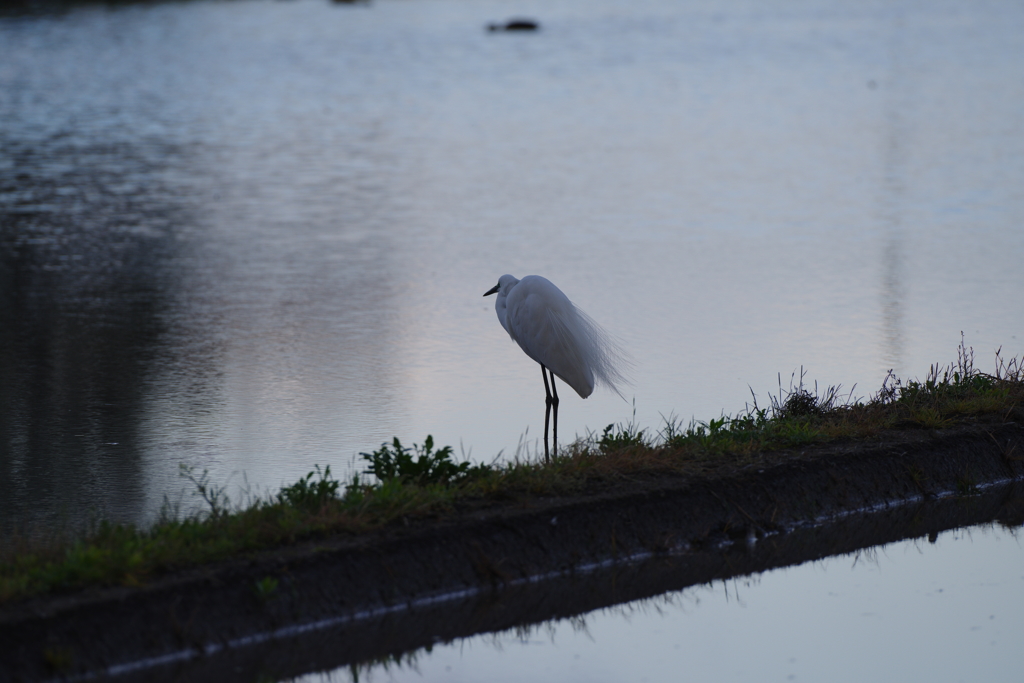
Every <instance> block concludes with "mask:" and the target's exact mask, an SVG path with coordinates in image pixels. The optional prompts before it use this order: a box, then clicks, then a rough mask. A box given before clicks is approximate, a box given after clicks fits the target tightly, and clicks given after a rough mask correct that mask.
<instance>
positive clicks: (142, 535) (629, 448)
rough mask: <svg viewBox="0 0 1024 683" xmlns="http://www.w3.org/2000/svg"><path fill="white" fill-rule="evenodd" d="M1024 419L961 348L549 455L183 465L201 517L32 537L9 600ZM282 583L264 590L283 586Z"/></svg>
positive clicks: (1001, 370) (1017, 404)
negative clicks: (885, 372) (246, 489)
mask: <svg viewBox="0 0 1024 683" xmlns="http://www.w3.org/2000/svg"><path fill="white" fill-rule="evenodd" d="M984 421H990V422H1009V421H1013V422H1018V423H1021V424H1024V368H1022V363H1021V359H1012V360H1010V361H1009V362H1006V361H1004V360H1003V359H1002V358H1001V357H1000V356H999V354H998V353H997V354H996V365H995V369H994V371H993V373H992V374H988V373H983V372H981V371H979V370H977V369H976V368H975V367H974V354H973V351H972V350H971V349H969V348H966V347H965V346H963V345H961V347H960V348H959V349H958V353H957V360H956V361H955V362H954V363H952V364H950V365H949V366H946V367H940V366H933V367H932V368H931V369H930V371H929V372H928V374H927V375H926V377H925V378H924V379H923V380H912V381H907V382H904V381H901V380H900V379H899V378H896V377H895V376H893V375H891V374H890V375H889V376H888V377H887V378H886V379H885V381H884V382H883V385H882V387H881V388H880V389H879V390H878V392H877V393H876V394H874V395H873V396H872V397H870V398H869V399H867V400H857V399H854V398H853V397H852V395H844V394H842V393H841V392H840V390H839V388H837V387H829V388H828V389H825V390H824V391H820V392H819V391H818V390H817V387H815V389H814V391H811V390H809V389H808V388H806V387H805V386H804V385H803V383H802V378H801V381H798V382H797V384H796V386H793V385H792V384H791V385H790V388H789V389H788V390H784V389H782V387H781V382H780V389H779V393H778V395H776V396H771V397H770V398H769V404H768V405H767V406H760V405H758V404H757V402H756V400H755V402H754V404H753V405H748V407H747V408H746V410H745V411H744V412H742V413H741V414H739V415H737V416H736V417H728V416H724V417H720V418H718V419H714V420H710V421H707V422H698V421H693V422H690V423H689V424H682V423H680V422H679V421H677V420H668V421H667V422H666V424H665V425H664V426H663V427H662V428H661V429H660V430H657V431H650V430H648V429H641V428H639V427H638V426H637V425H636V424H632V423H631V424H627V425H617V426H616V425H609V426H608V427H607V428H606V429H604V430H603V432H602V433H601V434H600V435H594V436H593V437H591V438H589V439H585V440H580V441H577V442H576V443H573V444H571V445H570V446H568V447H567V448H564V449H563V450H562V451H560V452H559V453H558V455H557V456H556V457H554V458H553V459H552V460H551V461H549V462H544V461H541V460H536V459H530V458H516V459H513V460H512V461H510V462H506V463H502V464H495V465H471V464H470V463H466V462H456V461H455V460H454V458H453V457H452V451H451V448H450V447H444V448H440V449H435V447H434V444H433V441H432V439H431V438H430V437H427V439H426V440H425V442H424V443H423V444H422V445H414V446H413V447H412V448H407V447H405V446H403V445H402V444H401V442H400V441H399V440H398V439H397V438H396V439H395V440H394V441H393V442H392V443H390V444H383V445H382V446H381V448H380V449H378V450H377V451H374V452H373V453H364V454H362V458H363V463H364V466H365V470H364V471H363V472H362V473H361V474H360V475H356V476H354V477H353V478H352V479H351V480H349V481H339V480H337V479H336V478H335V477H334V476H333V475H332V474H331V471H330V467H325V468H323V469H321V468H319V467H317V468H316V469H315V470H314V471H313V472H311V473H309V474H308V475H307V476H305V477H303V478H302V479H300V480H299V481H297V482H295V483H294V484H292V485H289V486H285V487H282V488H281V489H280V490H279V491H278V492H277V493H275V494H273V495H270V496H266V497H264V498H259V499H253V500H249V501H247V502H246V503H245V504H232V503H231V501H229V500H228V498H227V497H226V495H225V491H224V489H223V488H221V487H218V486H216V485H215V484H213V483H211V482H210V481H209V479H208V478H207V476H206V474H205V473H202V474H199V473H196V472H194V471H190V470H185V471H184V472H183V474H184V476H186V477H187V478H189V479H190V480H191V481H192V483H193V485H194V487H195V491H196V493H197V494H198V495H200V496H201V497H202V498H203V500H204V501H205V503H206V508H205V511H204V512H203V513H202V514H197V515H193V516H190V517H187V518H179V517H177V516H174V515H171V514H167V515H165V516H164V517H163V518H162V519H160V520H159V521H158V522H157V523H156V524H154V525H153V526H152V527H150V528H148V529H139V528H136V527H133V526H126V525H114V524H100V525H99V526H98V527H97V528H96V529H95V530H94V531H93V532H92V533H90V534H88V535H87V536H86V537H84V538H81V539H79V540H76V541H73V542H64V543H56V542H51V543H47V544H44V543H40V542H38V541H34V542H29V541H26V542H24V543H22V544H21V545H20V547H18V546H15V547H14V548H8V549H7V550H6V551H5V554H4V555H3V556H0V602H3V601H12V600H17V599H21V598H25V597H29V596H33V595H40V594H47V593H54V592H60V591H69V590H75V589H79V588H82V587H85V586H90V585H129V586H131V585H140V584H143V583H145V582H146V581H147V580H150V579H152V578H154V577H156V576H159V575H161V574H165V573H167V572H170V571H174V570H176V569H182V568H186V567H189V566H195V565H198V564H202V563H207V562H213V561H217V560H222V559H226V558H230V557H235V556H238V555H244V554H245V553H250V552H255V551H259V550H265V549H269V548H274V547H279V546H282V545H287V544H291V543H295V542H298V541H302V540H308V539H315V538H322V537H327V536H333V535H338V534H359V533H365V532H368V531H373V530H377V529H381V528H384V527H387V526H389V525H392V524H404V523H409V522H416V521H417V520H429V519H435V518H439V517H444V516H447V515H454V514H457V513H458V512H459V510H460V509H466V508H472V507H478V506H487V505H500V504H503V503H508V502H515V501H521V500H526V499H530V498H532V497H537V496H552V495H561V496H571V495H577V494H582V493H586V492H590V491H595V490H602V489H607V488H612V487H614V486H616V485H617V484H618V483H621V482H628V481H632V480H636V479H640V478H651V477H664V476H684V477H685V476H719V475H727V474H729V473H730V472H734V471H736V470H738V469H739V468H743V467H746V466H749V465H753V464H758V465H761V464H764V465H770V464H772V463H773V462H779V461H781V460H782V459H785V458H786V457H792V453H793V450H794V449H800V448H804V447H807V446H811V445H817V444H827V443H831V442H836V441H839V440H850V439H864V438H871V437H879V436H884V434H885V433H886V432H887V431H888V430H893V429H915V428H925V429H939V428H943V427H952V426H955V425H957V424H962V423H965V422H984ZM275 587H276V586H274V585H270V584H268V585H264V586H259V585H258V586H257V587H256V590H257V591H260V590H263V591H265V592H268V593H270V592H273V590H274V589H275Z"/></svg>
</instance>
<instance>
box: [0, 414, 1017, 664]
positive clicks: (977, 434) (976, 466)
mask: <svg viewBox="0 0 1024 683" xmlns="http://www.w3.org/2000/svg"><path fill="white" fill-rule="evenodd" d="M773 460H774V461H776V462H777V464H775V465H765V466H760V465H748V466H746V467H743V468H740V469H737V470H734V471H732V472H731V473H728V474H726V475H724V476H714V475H712V476H710V477H709V476H682V475H664V476H644V477H636V478H633V479H623V480H622V481H620V482H617V483H616V484H615V485H614V486H611V485H605V486H603V487H602V488H601V490H598V491H595V492H591V493H589V494H584V495H580V496H552V497H540V496H537V497H534V498H531V499H529V500H525V501H524V500H519V501H513V502H511V503H506V504H500V503H488V504H485V505H477V506H474V505H460V506H459V508H458V509H457V511H456V512H455V513H453V514H450V515H446V516H444V517H442V518H440V519H433V520H418V521H417V520H414V521H412V522H409V523H408V524H407V525H392V526H389V527H387V528H384V529H381V530H378V531H374V532H370V533H366V534H360V535H355V536H352V535H347V536H335V537H331V538H325V539H318V540H314V541H306V542H301V543H297V544H294V545H290V546H285V547H282V548H278V549H276V550H268V551H261V552H258V553H255V554H253V555H251V556H248V557H244V558H241V559H234V560H229V561H223V562H218V563H214V564H210V565H206V566H200V567H197V568H193V569H189V570H186V571H182V572H177V573H174V574H170V575H167V576H163V577H160V578H157V579H155V580H153V581H151V582H150V583H149V584H147V585H145V586H142V587H136V588H130V587H114V588H89V589H85V590H81V591H78V592H75V593H70V594H65V595H55V596H39V597H35V598H29V599H27V600H24V601H18V602H15V603H13V604H5V605H2V606H0V642H3V643H4V644H5V646H4V648H3V652H2V654H0V673H3V675H2V676H0V680H8V679H10V680H17V679H19V678H37V677H45V676H48V675H59V676H71V677H74V676H75V675H83V674H84V675H88V673H87V672H94V673H95V672H103V671H106V673H100V674H99V675H100V676H106V675H114V674H118V675H120V674H125V675H128V677H129V678H130V677H131V673H132V671H137V672H144V671H148V673H147V674H146V676H149V675H151V674H152V673H153V672H152V671H150V670H149V668H151V667H153V666H156V665H157V663H160V662H162V664H161V666H163V667H165V668H166V667H167V666H170V665H176V663H177V664H182V663H186V662H189V661H192V660H194V659H196V658H197V657H199V658H204V657H212V656H215V655H216V656H217V657H221V658H223V657H227V658H228V659H233V658H235V657H236V655H238V653H239V652H241V651H245V650H253V649H254V648H255V649H256V650H261V649H263V647H262V645H261V644H266V643H269V642H271V641H278V640H282V639H283V640H288V639H294V638H296V637H300V636H301V635H302V634H303V633H314V632H318V631H321V630H331V629H338V628H345V627H346V624H353V623H357V622H358V623H365V622H366V620H367V619H369V620H371V621H372V620H380V619H387V618H397V615H399V614H400V613H401V614H404V615H406V616H408V615H409V614H411V613H414V612H422V611H424V610H427V611H430V610H434V611H436V610H442V611H445V610H452V609H454V610H458V609H459V605H462V604H463V603H467V602H468V603H474V602H479V601H480V600H485V599H494V596H497V595H499V594H508V593H509V592H510V591H512V592H517V591H519V592H521V591H533V590H539V589H540V588H539V587H543V586H547V585H553V584H558V583H564V582H566V581H568V582H570V583H572V582H574V581H583V582H584V583H586V581H588V580H591V579H593V578H594V577H599V576H603V575H604V574H607V573H608V572H611V573H613V574H614V573H618V574H623V572H625V574H629V573H630V572H631V571H633V570H631V569H629V568H630V567H634V568H635V567H637V566H639V565H648V564H651V563H654V564H658V563H664V562H665V561H672V562H676V563H679V562H682V563H684V564H685V563H687V562H688V561H691V560H692V561H694V562H697V561H698V559H699V558H705V560H703V561H706V558H708V557H711V558H714V557H718V556H723V555H726V554H729V553H735V552H747V551H748V550H750V549H760V548H763V547H768V546H780V545H786V544H787V543H791V542H792V539H796V538H800V537H803V536H808V535H810V536H815V537H821V539H824V540H826V541H827V539H828V538H829V537H830V536H832V535H833V533H830V532H829V531H828V529H829V528H832V527H834V526H836V525H842V524H854V525H856V524H858V523H860V522H859V521H858V520H870V519H871V518H873V517H878V516H879V515H887V514H893V513H900V512H901V511H903V512H905V511H907V510H911V509H914V510H917V509H925V508H928V507H929V506H932V507H934V506H940V507H941V506H943V505H946V506H949V505H952V506H953V507H964V506H958V501H961V500H968V501H972V500H981V499H982V498H983V497H984V496H982V495H981V492H982V491H984V490H985V489H992V490H993V491H995V490H1003V489H1009V490H1013V491H1017V489H1019V488H1020V487H1019V486H1015V483H1016V482H1020V481H1024V426H1022V425H1020V424H1017V423H1015V422H1008V423H989V424H985V423H976V424H966V425H960V426H957V427H953V428H949V429H943V430H925V429H912V430H911V429H908V430H890V431H889V432H886V433H884V434H881V435H879V436H875V437H871V438H869V439H863V440H847V441H843V442H838V443H832V444H828V445H823V446H814V447H809V448H806V449H790V450H788V451H782V452H780V453H778V454H773ZM1011 498H1014V499H1015V500H1016V499H1017V498H1019V492H1016V493H1014V494H1013V495H1012V496H1011ZM1015 504H1016V503H1015ZM968 507H969V506H968ZM406 521H407V520H406ZM916 523H917V525H918V527H921V528H925V527H927V526H928V524H929V523H930V522H929V520H927V519H925V520H918V522H916ZM935 525H937V526H936V527H935V528H938V527H939V526H941V524H940V523H938V522H935ZM933 526H934V525H933ZM927 533H929V534H931V533H934V531H928V532H927ZM821 539H819V540H821ZM840 545H841V544H840ZM816 552H817V551H816V550H812V551H810V554H811V555H814V554H815V553H816ZM840 552H843V551H840ZM846 552H849V550H847V551H846ZM830 554H834V553H830ZM624 576H625V575H624ZM624 576H623V578H624ZM588 577H590V578H588ZM261 587H262V589H261ZM570 592H571V591H570ZM627 592H628V590H627ZM551 609H554V610H555V612H558V609H557V608H555V607H552V608H551ZM358 615H363V616H359V617H358V618H357V616H358ZM317 624H319V626H317ZM268 634H269V635H268ZM424 644H429V643H424ZM257 645H260V647H256V646H257ZM382 645H383V644H378V648H379V647H381V646H382ZM229 652H230V653H234V654H231V655H230V656H228V653H229ZM154 658H155V659H154ZM165 660H166V661H165ZM146 661H149V662H150V664H149V665H148V666H147V667H141V668H137V669H131V668H130V667H129V669H110V667H117V666H121V665H125V664H127V663H129V662H136V663H138V662H146ZM140 675H141V673H140Z"/></svg>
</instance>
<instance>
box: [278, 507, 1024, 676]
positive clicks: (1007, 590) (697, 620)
mask: <svg viewBox="0 0 1024 683" xmlns="http://www.w3.org/2000/svg"><path fill="white" fill-rule="evenodd" d="M1022 602H1024V547H1022V544H1021V540H1020V538H1019V534H1017V533H1014V532H1010V531H1007V530H1005V529H1001V528H999V527H993V528H984V527H973V528H968V529H958V530H955V531H950V532H947V533H944V534H941V535H939V537H938V540H937V542H936V543H935V544H929V543H928V542H927V541H926V540H925V539H918V540H916V541H905V542H901V543H894V544H891V545H887V546H882V547H880V548H877V549H872V550H870V551H867V552H863V553H860V554H857V555H848V556H843V557H834V558H828V559H826V560H823V561H820V562H814V563H807V564H804V565H801V566H799V567H791V568H787V569H781V570H775V571H771V572H767V573H765V574H762V575H759V576H756V577H751V578H746V579H738V580H730V581H728V582H725V583H723V582H715V583H713V584H711V585H708V586H700V587H696V588H692V589H688V590H685V591H682V592H680V593H674V594H669V595H666V596H663V597H662V598H660V599H654V600H650V601H645V602H642V603H630V604H627V605H624V606H621V607H616V608H612V609H609V610H604V611H601V612H597V613H593V614H589V615H586V616H584V617H582V618H577V619H575V620H572V621H569V620H566V621H561V622H557V623H554V624H551V625H546V626H539V627H536V628H534V629H532V630H530V631H529V632H528V633H521V634H510V633H506V634H502V635H497V636H494V635H481V636H476V637H474V638H470V639H466V640H464V641H458V642H455V643H452V644H447V645H441V644H439V645H436V646H435V647H434V648H433V649H432V651H431V652H429V653H428V652H423V651H420V652H418V653H416V654H415V655H413V656H412V657H411V658H410V659H409V660H408V662H407V664H406V665H403V666H394V665H392V666H390V667H388V668H387V669H384V668H381V667H376V668H373V669H370V670H368V671H366V670H364V671H361V672H360V677H359V680H367V681H376V682H378V683H379V682H380V681H424V682H430V681H452V682H457V681H493V682H499V681H523V680H537V681H651V682H654V681H679V680H694V681H755V680H756V681H786V680H797V681H800V680H804V681H807V680H811V681H826V680H827V681H865V680H873V681H958V680H965V681H970V680H978V681H981V680H984V681H1011V680H1017V678H1019V674H1020V670H1021V667H1022V666H1024V655H1022V654H1021V651H1020V648H1019V647H1018V641H1019V637H1020V633H1021V632H1022V629H1024V615H1022V613H1021V610H1020V609H1019V608H1020V605H1021V604H1022ZM410 662H411V663H410ZM350 678H351V676H350V674H349V672H348V671H347V670H346V671H336V672H333V673H332V674H329V675H309V676H305V677H302V678H300V679H297V680H301V681H319V680H342V681H344V680H350Z"/></svg>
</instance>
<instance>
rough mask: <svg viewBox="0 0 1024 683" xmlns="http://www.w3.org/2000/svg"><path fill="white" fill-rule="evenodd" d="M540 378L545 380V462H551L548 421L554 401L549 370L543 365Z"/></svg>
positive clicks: (556, 418)
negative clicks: (549, 386)
mask: <svg viewBox="0 0 1024 683" xmlns="http://www.w3.org/2000/svg"><path fill="white" fill-rule="evenodd" d="M540 376H541V377H543V378H544V462H549V461H550V459H551V453H550V452H549V451H548V420H549V418H550V417H551V404H552V403H553V400H552V398H551V389H550V388H548V369H547V368H546V367H544V366H543V365H541V366H540ZM551 379H552V384H554V379H555V376H554V375H552V376H551ZM555 420H556V421H557V420H558V411H557V410H556V411H555Z"/></svg>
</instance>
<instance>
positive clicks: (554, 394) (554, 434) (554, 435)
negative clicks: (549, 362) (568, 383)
mask: <svg viewBox="0 0 1024 683" xmlns="http://www.w3.org/2000/svg"><path fill="white" fill-rule="evenodd" d="M548 372H551V371H550V370H548ZM551 405H552V406H554V408H555V422H554V424H553V425H552V426H553V427H554V429H552V430H551V452H552V453H554V454H555V455H558V390H557V389H555V373H553V372H551Z"/></svg>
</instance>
